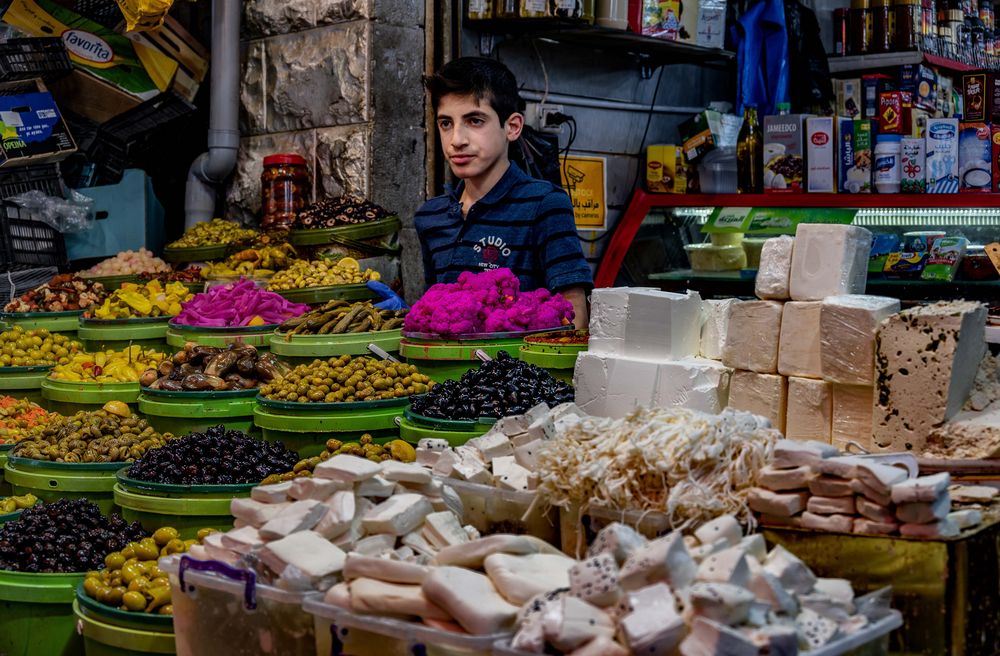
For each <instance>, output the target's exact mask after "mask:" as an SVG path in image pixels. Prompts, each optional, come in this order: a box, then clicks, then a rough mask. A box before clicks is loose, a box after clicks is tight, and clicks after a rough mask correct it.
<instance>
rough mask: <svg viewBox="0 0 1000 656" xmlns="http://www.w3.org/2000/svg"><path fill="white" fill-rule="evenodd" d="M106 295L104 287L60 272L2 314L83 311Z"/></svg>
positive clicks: (9, 305)
mask: <svg viewBox="0 0 1000 656" xmlns="http://www.w3.org/2000/svg"><path fill="white" fill-rule="evenodd" d="M107 295H108V292H107V290H105V289H104V285H102V284H101V283H99V282H91V281H89V280H84V279H83V278H80V277H79V276H76V275H73V274H69V273H60V274H59V275H57V276H55V277H53V278H52V280H50V281H48V282H47V283H45V284H44V285H41V286H39V287H36V288H35V289H32V290H31V291H30V292H28V293H27V294H24V295H23V296H21V297H20V298H17V299H14V300H13V301H11V302H10V303H8V304H7V305H6V306H4V312H69V311H72V310H86V309H87V308H89V307H92V306H94V305H97V304H99V303H100V302H101V301H103V300H104V298H105V297H106V296H107Z"/></svg>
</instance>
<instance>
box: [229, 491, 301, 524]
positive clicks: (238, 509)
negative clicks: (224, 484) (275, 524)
mask: <svg viewBox="0 0 1000 656" xmlns="http://www.w3.org/2000/svg"><path fill="white" fill-rule="evenodd" d="M290 505H291V504H290V503H261V502H260V501H254V500H253V499H247V498H245V497H239V498H236V499H233V500H232V501H230V502H229V514H231V515H232V516H233V517H235V518H236V519H238V520H241V521H243V522H246V523H247V525H249V526H254V527H256V528H260V527H261V526H263V525H264V524H266V523H267V522H269V521H271V520H272V519H274V518H275V517H277V516H279V515H280V514H281V513H282V512H284V510H285V509H286V508H288V506H290Z"/></svg>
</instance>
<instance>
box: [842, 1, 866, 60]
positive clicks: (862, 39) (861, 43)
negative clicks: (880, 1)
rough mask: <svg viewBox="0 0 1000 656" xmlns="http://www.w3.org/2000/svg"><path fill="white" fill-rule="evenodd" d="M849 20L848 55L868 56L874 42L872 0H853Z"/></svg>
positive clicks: (848, 15)
mask: <svg viewBox="0 0 1000 656" xmlns="http://www.w3.org/2000/svg"><path fill="white" fill-rule="evenodd" d="M847 20H848V28H849V29H848V32H849V36H850V41H849V44H848V46H849V48H848V54H849V55H867V54H868V53H869V52H871V41H872V10H871V0H851V9H850V11H849V12H848V14H847Z"/></svg>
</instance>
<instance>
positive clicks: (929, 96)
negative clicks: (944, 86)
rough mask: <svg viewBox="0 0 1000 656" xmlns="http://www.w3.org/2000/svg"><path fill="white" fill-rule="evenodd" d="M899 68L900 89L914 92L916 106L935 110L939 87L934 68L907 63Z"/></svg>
mask: <svg viewBox="0 0 1000 656" xmlns="http://www.w3.org/2000/svg"><path fill="white" fill-rule="evenodd" d="M899 68H900V70H899V88H900V90H901V91H907V92H909V93H910V94H912V96H913V106H914V107H915V108H919V109H924V110H927V111H930V112H933V111H934V101H935V98H936V97H937V87H938V76H937V73H936V72H935V71H934V69H933V68H931V67H929V66H925V65H923V64H905V65H903V66H900V67H899Z"/></svg>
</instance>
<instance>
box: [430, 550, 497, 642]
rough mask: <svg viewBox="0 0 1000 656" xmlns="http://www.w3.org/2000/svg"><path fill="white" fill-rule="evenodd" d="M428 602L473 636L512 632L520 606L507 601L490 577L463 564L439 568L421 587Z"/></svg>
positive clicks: (431, 573) (432, 570) (434, 569)
mask: <svg viewBox="0 0 1000 656" xmlns="http://www.w3.org/2000/svg"><path fill="white" fill-rule="evenodd" d="M421 587H422V588H423V591H424V595H425V596H426V597H427V599H428V601H430V602H431V603H433V604H435V605H436V606H437V607H438V608H440V609H441V610H443V611H444V612H446V613H448V614H449V615H451V616H452V617H453V618H455V620H456V621H457V622H458V623H459V624H460V625H461V626H462V628H463V629H465V630H466V631H468V632H469V633H472V634H473V635H484V634H490V633H500V632H501V631H509V630H511V629H512V628H513V626H514V619H515V617H516V616H517V606H514V605H512V604H510V603H509V602H507V600H505V599H504V598H503V597H502V596H500V593H499V592H497V590H496V588H495V587H494V586H493V583H492V582H491V581H490V579H489V578H488V577H487V576H485V575H483V574H480V573H479V572H473V571H472V570H468V569H463V568H461V567H435V568H432V569H431V572H430V573H429V574H428V575H427V578H425V579H424V582H423V584H422V586H421Z"/></svg>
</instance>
